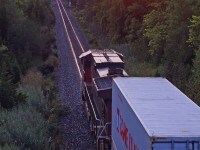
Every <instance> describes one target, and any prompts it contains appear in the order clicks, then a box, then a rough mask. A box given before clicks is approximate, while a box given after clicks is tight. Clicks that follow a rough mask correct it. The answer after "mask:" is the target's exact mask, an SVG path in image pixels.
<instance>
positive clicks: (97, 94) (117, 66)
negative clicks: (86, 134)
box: [79, 49, 128, 149]
mask: <svg viewBox="0 0 200 150" xmlns="http://www.w3.org/2000/svg"><path fill="white" fill-rule="evenodd" d="M79 58H80V59H81V63H82V67H83V74H84V75H83V100H84V102H85V106H86V112H87V116H88V119H89V122H90V127H91V130H92V131H93V132H94V136H95V138H96V143H97V149H99V146H100V145H101V147H103V149H110V148H109V147H110V144H109V143H110V136H111V116H112V115H111V112H112V78H114V77H117V76H128V75H127V73H126V72H125V71H124V62H123V55H122V54H120V53H118V52H116V51H114V50H112V49H107V50H89V51H87V52H84V53H82V54H81V55H80V56H79ZM99 143H101V144H99Z"/></svg>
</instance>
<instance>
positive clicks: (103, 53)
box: [79, 49, 123, 63]
mask: <svg viewBox="0 0 200 150" xmlns="http://www.w3.org/2000/svg"><path fill="white" fill-rule="evenodd" d="M88 57H93V59H94V61H95V63H107V62H111V63H123V61H122V59H123V55H122V54H121V53H118V52H116V51H115V50H113V49H104V50H97V49H92V50H88V51H87V52H84V53H82V54H81V55H80V56H79V58H81V59H83V58H88Z"/></svg>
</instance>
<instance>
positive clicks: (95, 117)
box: [84, 83, 101, 124]
mask: <svg viewBox="0 0 200 150" xmlns="http://www.w3.org/2000/svg"><path fill="white" fill-rule="evenodd" d="M84 86H85V89H86V92H87V95H88V98H89V101H90V105H91V107H92V111H93V113H94V117H95V119H96V121H99V122H100V124H101V120H100V119H98V118H97V115H96V113H95V110H94V106H93V104H92V101H91V99H90V95H89V92H88V89H87V86H86V84H85V83H84Z"/></svg>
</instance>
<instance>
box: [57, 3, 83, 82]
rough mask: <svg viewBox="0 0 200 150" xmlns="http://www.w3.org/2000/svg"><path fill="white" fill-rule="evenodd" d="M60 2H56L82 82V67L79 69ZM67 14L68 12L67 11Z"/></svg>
mask: <svg viewBox="0 0 200 150" xmlns="http://www.w3.org/2000/svg"><path fill="white" fill-rule="evenodd" d="M59 1H60V0H56V2H57V5H58V8H59V11H60V15H61V18H62V22H63V26H64V28H65V32H66V35H67V38H68V41H69V45H70V48H71V52H72V54H73V57H74V61H75V64H76V67H77V70H78V73H79V77H80V79H81V80H82V78H83V76H82V73H81V70H80V67H79V65H78V61H77V58H76V54H75V51H74V48H73V45H72V41H71V39H70V36H69V32H68V30H67V26H66V23H65V19H64V16H63V13H62V10H61V7H60V4H59ZM60 3H61V1H60ZM61 4H62V3H61ZM63 9H64V8H63ZM64 11H65V9H64ZM65 12H66V11H65Z"/></svg>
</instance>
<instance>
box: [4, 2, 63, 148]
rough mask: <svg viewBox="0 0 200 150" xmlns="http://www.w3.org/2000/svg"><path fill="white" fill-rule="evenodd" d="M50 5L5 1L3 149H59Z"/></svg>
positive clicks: (55, 63) (52, 22) (57, 106)
mask: <svg viewBox="0 0 200 150" xmlns="http://www.w3.org/2000/svg"><path fill="white" fill-rule="evenodd" d="M50 7H51V5H50V1H49V0H0V149H58V146H57V145H58V144H57V145H56V143H57V142H59V138H57V139H56V140H57V141H56V140H55V137H56V136H57V133H58V115H59V113H60V112H61V111H62V109H61V107H60V105H59V100H58V98H57V96H56V88H55V85H54V82H53V75H52V74H51V73H52V72H53V71H54V68H56V67H57V65H58V61H57V57H56V54H55V52H54V51H55V48H56V47H55V45H54V44H55V42H54V41H55V39H54V38H55V37H54V31H53V27H54V16H53V13H52V12H51V8H50ZM59 145H60V143H59Z"/></svg>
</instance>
